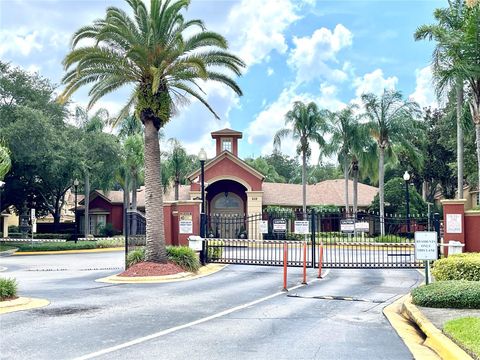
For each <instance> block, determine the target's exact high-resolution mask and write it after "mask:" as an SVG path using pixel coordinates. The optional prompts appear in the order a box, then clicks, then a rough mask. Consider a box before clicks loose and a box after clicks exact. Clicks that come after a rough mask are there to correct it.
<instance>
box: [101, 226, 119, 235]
mask: <svg viewBox="0 0 480 360" xmlns="http://www.w3.org/2000/svg"><path fill="white" fill-rule="evenodd" d="M99 233H100V235H101V236H106V237H112V236H115V235H119V234H121V232H120V231H118V230H116V229H115V228H114V227H113V224H112V223H106V224H105V225H104V224H101V226H100V228H99Z"/></svg>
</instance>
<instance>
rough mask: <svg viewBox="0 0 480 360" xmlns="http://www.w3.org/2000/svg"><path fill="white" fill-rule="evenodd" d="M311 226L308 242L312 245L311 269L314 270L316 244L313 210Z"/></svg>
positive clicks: (313, 212)
mask: <svg viewBox="0 0 480 360" xmlns="http://www.w3.org/2000/svg"><path fill="white" fill-rule="evenodd" d="M310 216H311V222H312V223H311V225H310V231H311V234H310V241H311V243H312V268H314V269H315V257H316V256H315V255H316V249H315V248H316V244H315V209H312V213H311V215H310Z"/></svg>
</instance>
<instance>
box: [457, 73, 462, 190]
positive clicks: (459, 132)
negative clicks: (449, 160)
mask: <svg viewBox="0 0 480 360" xmlns="http://www.w3.org/2000/svg"><path fill="white" fill-rule="evenodd" d="M459 82H460V84H457V170H458V172H457V198H458V199H463V126H462V108H463V82H462V81H461V80H459Z"/></svg>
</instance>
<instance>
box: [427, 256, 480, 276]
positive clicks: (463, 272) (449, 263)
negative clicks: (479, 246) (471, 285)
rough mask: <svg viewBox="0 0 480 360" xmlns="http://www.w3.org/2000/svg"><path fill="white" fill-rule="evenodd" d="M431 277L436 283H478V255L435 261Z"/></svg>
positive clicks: (479, 260) (479, 274)
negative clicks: (463, 281)
mask: <svg viewBox="0 0 480 360" xmlns="http://www.w3.org/2000/svg"><path fill="white" fill-rule="evenodd" d="M432 275H433V276H434V277H435V279H436V280H437V281H446V280H469V281H480V253H464V254H457V255H451V256H449V257H447V258H445V259H440V260H437V261H435V263H434V264H433V269H432Z"/></svg>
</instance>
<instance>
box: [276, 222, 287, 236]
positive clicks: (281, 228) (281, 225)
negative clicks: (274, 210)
mask: <svg viewBox="0 0 480 360" xmlns="http://www.w3.org/2000/svg"><path fill="white" fill-rule="evenodd" d="M273 232H276V233H285V232H287V220H285V219H273Z"/></svg>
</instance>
